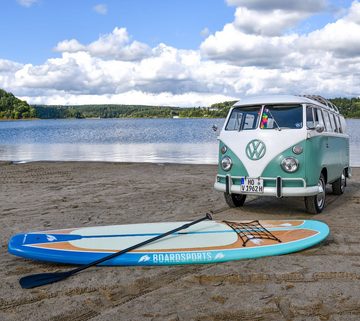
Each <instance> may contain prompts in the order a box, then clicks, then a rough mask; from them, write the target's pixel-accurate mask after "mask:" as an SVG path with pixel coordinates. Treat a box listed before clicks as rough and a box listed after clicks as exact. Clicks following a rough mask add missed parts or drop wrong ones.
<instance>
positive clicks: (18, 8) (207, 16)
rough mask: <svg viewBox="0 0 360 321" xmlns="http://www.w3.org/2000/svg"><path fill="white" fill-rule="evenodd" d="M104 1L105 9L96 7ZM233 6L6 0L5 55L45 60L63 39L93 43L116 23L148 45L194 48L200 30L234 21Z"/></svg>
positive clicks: (187, 0) (0, 48)
mask: <svg viewBox="0 0 360 321" xmlns="http://www.w3.org/2000/svg"><path fill="white" fill-rule="evenodd" d="M98 4H103V5H105V6H106V9H107V12H106V14H99V13H98V12H96V11H95V10H94V7H95V6H96V5H98ZM234 12H235V7H231V6H228V5H226V4H225V2H224V1H223V0H195V1H194V0H170V1H168V0H113V1H110V0H107V1H103V2H101V1H100V2H99V1H92V0H75V1H74V0H72V1H71V0H40V1H38V2H37V3H34V4H33V5H31V6H29V7H27V6H22V5H20V4H19V2H17V1H16V0H3V1H2V4H1V11H0V17H1V19H0V30H1V38H2V41H1V43H0V55H1V58H5V59H12V60H16V61H19V62H22V63H29V62H30V63H42V62H44V61H45V60H46V59H47V58H49V57H50V56H56V55H55V54H54V52H53V50H52V49H53V48H54V47H55V46H56V44H57V43H58V42H59V41H61V40H64V39H69V38H76V39H78V40H79V41H80V42H85V43H87V42H91V41H93V40H94V39H96V38H98V37H99V35H100V34H106V33H109V32H110V31H111V30H113V29H114V28H115V27H126V28H127V30H128V31H129V33H130V34H131V36H132V37H133V38H134V39H136V40H138V41H141V42H145V43H147V44H148V45H150V46H152V47H153V46H156V45H157V44H158V43H161V42H163V43H166V44H167V45H170V46H175V47H177V48H182V49H196V48H198V47H199V45H200V43H201V41H202V40H203V37H202V36H201V31H202V30H203V29H204V28H208V29H209V31H213V32H214V31H216V30H219V29H221V27H222V26H223V25H224V23H226V22H231V20H232V19H233V16H234Z"/></svg>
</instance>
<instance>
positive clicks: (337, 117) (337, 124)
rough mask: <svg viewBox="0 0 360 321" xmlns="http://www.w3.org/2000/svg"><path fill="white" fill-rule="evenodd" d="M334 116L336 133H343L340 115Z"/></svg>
mask: <svg viewBox="0 0 360 321" xmlns="http://www.w3.org/2000/svg"><path fill="white" fill-rule="evenodd" d="M333 116H334V120H335V125H336V130H335V131H336V132H337V133H342V130H341V124H340V119H339V116H338V115H335V114H334V115H333Z"/></svg>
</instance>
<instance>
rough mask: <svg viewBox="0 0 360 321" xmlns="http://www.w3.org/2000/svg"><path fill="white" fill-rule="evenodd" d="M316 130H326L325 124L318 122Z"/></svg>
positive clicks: (320, 131) (319, 131)
mask: <svg viewBox="0 0 360 321" xmlns="http://www.w3.org/2000/svg"><path fill="white" fill-rule="evenodd" d="M315 130H316V131H317V132H318V133H322V132H323V131H324V130H325V127H324V125H320V124H317V125H316V126H315Z"/></svg>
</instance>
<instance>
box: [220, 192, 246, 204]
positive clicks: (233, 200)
mask: <svg viewBox="0 0 360 321" xmlns="http://www.w3.org/2000/svg"><path fill="white" fill-rule="evenodd" d="M224 197H225V201H226V204H227V205H229V206H230V207H240V206H243V205H244V203H245V200H246V195H244V194H228V193H224Z"/></svg>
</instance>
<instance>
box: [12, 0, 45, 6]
mask: <svg viewBox="0 0 360 321" xmlns="http://www.w3.org/2000/svg"><path fill="white" fill-rule="evenodd" d="M16 1H17V2H18V3H19V4H20V5H21V6H23V7H27V8H29V7H31V6H32V5H34V4H35V3H37V2H39V0H16Z"/></svg>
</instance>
